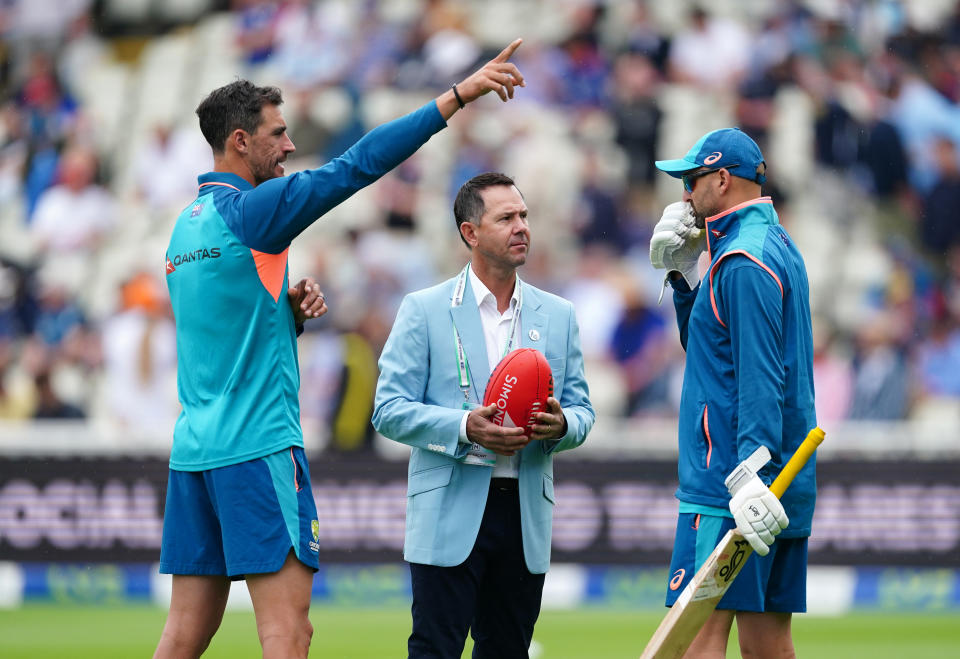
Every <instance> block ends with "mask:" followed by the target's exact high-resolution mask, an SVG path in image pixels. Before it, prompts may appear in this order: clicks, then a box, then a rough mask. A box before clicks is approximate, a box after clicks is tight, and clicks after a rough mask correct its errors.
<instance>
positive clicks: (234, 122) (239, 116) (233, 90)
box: [197, 80, 283, 153]
mask: <svg viewBox="0 0 960 659" xmlns="http://www.w3.org/2000/svg"><path fill="white" fill-rule="evenodd" d="M281 103H283V95H282V94H281V93H280V90H279V89H278V88H276V87H258V86H256V85H255V84H253V83H252V82H250V81H249V80H235V81H233V82H231V83H230V84H229V85H224V86H223V87H218V88H217V89H214V90H213V91H212V92H210V93H209V94H208V95H207V97H206V98H205V99H203V101H201V102H200V105H198V106H197V116H198V117H199V118H200V132H201V133H203V137H204V138H205V139H206V140H207V143H208V144H210V146H211V147H212V148H213V150H214V152H215V153H223V151H224V148H225V147H226V143H227V138H228V137H229V136H230V133H232V132H233V131H235V130H236V129H238V128H239V129H241V130H244V131H246V132H248V133H250V134H253V133H255V132H256V131H257V128H258V127H259V126H260V123H261V122H262V121H263V115H262V114H261V111H262V110H263V106H264V105H268V104H269V105H280V104H281Z"/></svg>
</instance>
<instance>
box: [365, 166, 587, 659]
mask: <svg viewBox="0 0 960 659" xmlns="http://www.w3.org/2000/svg"><path fill="white" fill-rule="evenodd" d="M454 216H455V217H456V221H457V226H458V228H459V231H460V236H461V238H462V239H463V241H464V242H465V243H466V245H467V247H469V248H470V250H471V261H470V263H468V264H467V266H466V267H465V268H464V269H463V270H462V271H461V272H460V274H459V275H458V276H456V277H454V278H452V279H449V280H447V281H445V282H443V283H442V284H439V285H437V286H434V287H432V288H428V289H425V290H421V291H417V292H415V293H411V294H410V295H407V296H406V297H405V298H404V300H403V303H402V304H401V305H400V310H399V312H398V313H397V319H396V322H395V323H394V326H393V330H392V331H391V333H390V337H389V339H387V343H386V345H385V346H384V349H383V354H382V356H381V358H380V379H379V382H378V383H377V394H376V400H375V406H374V412H373V425H374V427H375V428H376V429H377V431H379V432H380V433H381V434H383V435H384V436H385V437H388V438H390V439H392V440H395V441H398V442H401V443H403V444H407V445H408V446H410V447H411V453H410V466H409V480H408V488H407V520H406V537H405V540H404V559H405V560H407V561H408V562H409V563H410V572H411V584H412V589H413V607H412V614H413V631H412V633H411V635H410V638H409V641H408V652H409V656H410V657H411V658H416V659H420V658H426V657H431V658H433V657H444V658H446V657H451V658H454V657H455V658H459V657H460V655H461V653H462V652H463V646H464V643H465V641H466V635H467V632H468V631H471V632H472V635H473V639H474V652H473V656H474V657H491V658H492V657H496V658H497V659H508V658H510V657H527V656H528V648H529V646H530V641H531V638H532V635H533V627H534V624H535V623H536V620H537V617H538V615H539V612H540V600H541V595H542V592H543V581H544V574H545V573H546V571H547V569H548V568H549V566H550V537H551V527H552V521H553V506H554V494H553V492H554V490H553V455H554V453H556V452H558V451H564V450H567V449H572V448H575V447H577V446H580V444H582V443H583V441H584V440H585V439H586V436H587V433H588V432H589V431H590V428H591V427H592V426H593V422H594V412H593V408H592V407H591V405H590V400H589V398H588V391H587V383H586V380H585V379H584V374H583V356H582V354H581V351H580V338H579V332H578V329H577V321H576V317H575V316H574V311H573V305H572V304H571V303H570V302H568V301H566V300H564V299H562V298H560V297H557V296H556V295H552V294H550V293H547V292H545V291H541V290H539V289H537V288H535V287H533V286H530V285H529V284H527V283H525V282H522V281H521V280H520V278H519V277H518V276H517V268H518V267H519V266H521V265H523V263H524V262H525V261H526V257H527V253H528V251H529V248H530V226H529V224H528V220H527V207H526V205H525V204H524V202H523V196H522V195H521V194H520V192H519V190H518V189H517V187H516V186H515V185H514V182H513V180H512V179H510V178H509V177H507V176H505V175H503V174H495V173H487V174H481V175H479V176H477V177H474V178H473V179H471V180H470V181H468V182H467V183H465V184H464V185H463V187H462V188H461V189H460V191H459V193H458V195H457V199H456V201H455V203H454ZM517 348H536V349H537V350H539V351H540V352H542V353H543V354H544V356H545V357H546V358H547V362H548V363H549V364H550V368H551V370H552V372H553V379H554V391H555V392H556V398H552V397H551V398H550V399H548V401H547V407H546V411H544V412H539V413H537V415H536V416H537V420H536V424H534V425H533V427H532V432H531V433H530V435H529V436H527V435H525V434H524V430H523V428H503V427H500V426H498V425H496V424H494V423H493V422H492V421H491V417H492V416H493V414H494V411H495V409H496V407H495V406H494V405H489V406H487V407H481V403H482V399H483V393H484V389H485V388H486V384H487V380H488V379H489V377H490V373H491V372H492V371H493V369H494V367H495V366H496V364H497V363H498V362H499V361H500V359H502V357H503V356H504V355H505V354H506V353H507V352H509V351H511V350H514V349H517Z"/></svg>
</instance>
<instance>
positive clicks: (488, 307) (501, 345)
mask: <svg viewBox="0 0 960 659" xmlns="http://www.w3.org/2000/svg"><path fill="white" fill-rule="evenodd" d="M468 279H469V280H470V285H471V286H472V287H473V297H474V299H475V300H476V301H477V308H478V309H479V310H480V324H481V325H482V326H483V338H484V340H485V342H486V344H487V363H488V364H489V365H490V372H491V373H493V370H494V369H495V368H496V367H497V364H499V363H500V360H501V359H503V357H504V355H506V354H507V353H508V352H510V350H512V349H513V348H514V347H519V344H520V338H519V335H520V318H517V322H516V324H515V325H514V334H515V336H514V337H510V336H508V334H509V333H510V326H511V324H513V323H512V322H511V321H512V320H513V314H514V313H515V312H516V308H517V302H518V301H519V299H520V286H519V283H520V279H519V278H517V280H516V283H515V284H514V286H513V296H512V297H511V298H510V305H509V306H508V307H507V309H506V311H504V312H503V313H502V314H501V313H500V312H499V311H498V310H497V298H496V297H495V296H494V295H493V293H491V292H490V289H488V288H487V287H486V286H485V285H484V283H483V282H482V281H480V278H479V277H477V276H476V274H474V272H473V269H472V268H471V269H470V276H469V277H468ZM521 311H522V310H521ZM511 340H512V341H513V342H514V343H516V346H513V345H509V344H510V342H511ZM468 414H469V412H464V414H463V420H462V421H461V422H460V441H461V442H465V443H466V442H469V441H470V440H468V439H467V415H468ZM519 464H520V456H519V455H514V456H506V455H498V456H497V463H496V464H495V465H494V466H493V477H494V478H517V477H518V476H519V473H520V468H519Z"/></svg>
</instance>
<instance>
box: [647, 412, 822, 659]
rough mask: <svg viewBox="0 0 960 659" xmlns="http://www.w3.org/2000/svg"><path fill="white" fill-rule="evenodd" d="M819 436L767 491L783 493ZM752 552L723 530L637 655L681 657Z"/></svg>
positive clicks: (810, 437) (816, 433)
mask: <svg viewBox="0 0 960 659" xmlns="http://www.w3.org/2000/svg"><path fill="white" fill-rule="evenodd" d="M823 438H824V433H823V430H821V429H820V428H814V429H813V430H811V431H810V432H809V433H808V434H807V438H806V439H804V440H803V443H801V444H800V446H799V448H797V451H796V453H794V454H793V457H791V458H790V460H789V461H788V462H787V464H786V465H784V467H783V470H782V471H781V472H780V474H779V475H778V476H777V477H776V479H774V481H773V484H771V485H770V491H771V492H773V493H774V494H775V495H776V496H777V498H778V499H779V498H780V497H782V496H783V493H784V492H785V491H786V489H787V488H788V487H789V486H790V483H791V482H792V481H793V479H794V477H795V476H796V475H797V473H798V472H799V471H800V470H801V469H802V468H803V466H804V465H805V464H806V463H807V460H809V459H810V456H811V455H813V452H814V451H815V450H817V447H818V446H820V443H821V442H822V441H823ZM752 553H753V548H752V547H751V546H750V543H749V542H747V541H746V540H744V538H743V535H742V534H741V533H740V532H739V531H738V530H737V529H735V528H734V529H731V530H729V531H727V534H726V535H725V536H723V540H721V541H720V544H718V545H717V547H716V548H715V549H714V550H713V552H712V553H711V554H710V556H709V558H707V560H706V561H705V562H704V563H703V565H702V566H701V567H700V569H699V570H697V573H696V574H695V575H694V577H693V579H691V580H690V583H688V584H687V587H686V588H684V589H683V592H682V593H680V597H678V598H677V601H676V602H675V603H674V605H673V606H672V607H671V608H670V611H669V612H668V613H667V615H666V616H664V618H663V621H662V622H661V623H660V626H659V627H657V631H656V632H654V634H653V637H652V638H651V639H650V642H649V643H647V647H646V648H645V649H644V651H643V654H642V655H640V659H678V658H679V657H682V656H683V655H684V653H686V651H687V648H689V647H690V644H691V643H693V639H694V638H696V636H697V634H698V633H699V632H700V628H701V627H703V624H704V623H705V622H706V621H707V618H709V617H710V614H711V613H713V610H714V609H715V608H717V602H719V601H720V598H722V597H723V594H724V593H726V592H727V588H729V587H730V584H731V583H732V582H733V580H734V579H736V578H737V575H738V574H740V569H741V568H742V567H743V564H744V563H745V562H746V560H747V559H748V558H749V557H750V554H752Z"/></svg>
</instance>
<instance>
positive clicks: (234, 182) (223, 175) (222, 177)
mask: <svg viewBox="0 0 960 659" xmlns="http://www.w3.org/2000/svg"><path fill="white" fill-rule="evenodd" d="M197 183H198V184H199V185H203V184H204V183H226V184H227V185H231V186H233V187H235V188H238V189H240V190H252V189H253V186H252V185H251V184H250V181H248V180H246V179H245V178H243V177H241V176H237V175H236V174H234V173H233V172H207V173H206V174H201V175H200V176H198V177H197Z"/></svg>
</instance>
